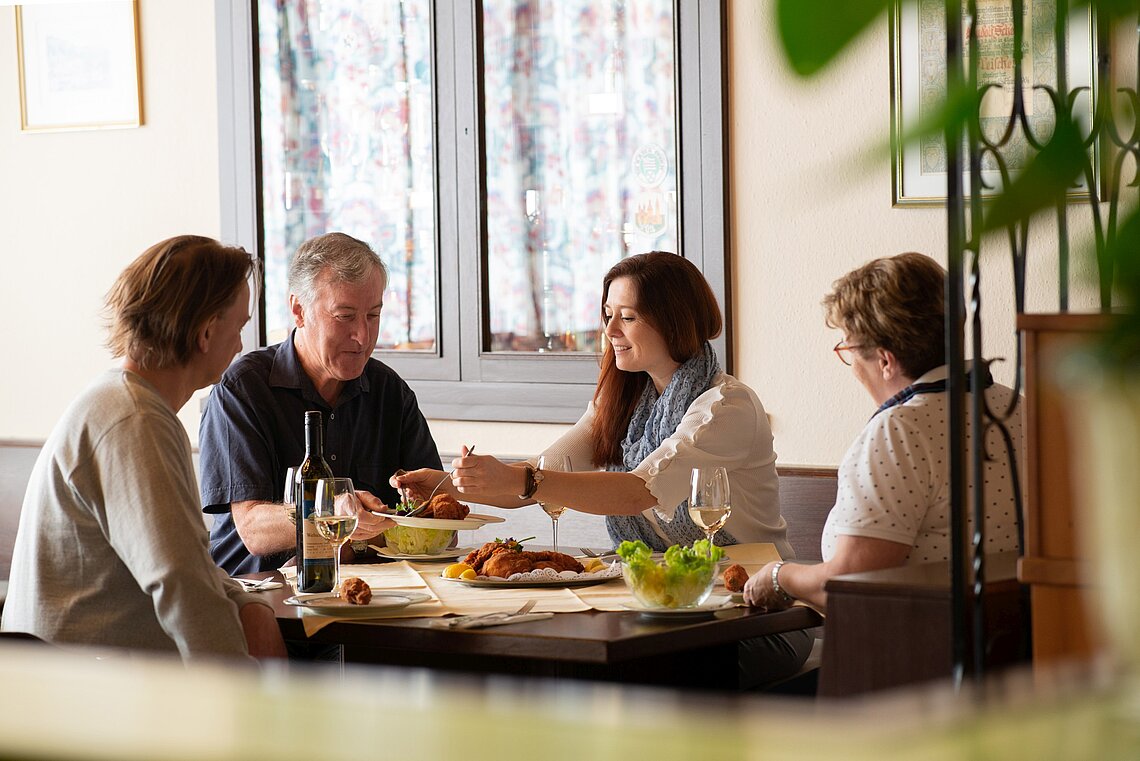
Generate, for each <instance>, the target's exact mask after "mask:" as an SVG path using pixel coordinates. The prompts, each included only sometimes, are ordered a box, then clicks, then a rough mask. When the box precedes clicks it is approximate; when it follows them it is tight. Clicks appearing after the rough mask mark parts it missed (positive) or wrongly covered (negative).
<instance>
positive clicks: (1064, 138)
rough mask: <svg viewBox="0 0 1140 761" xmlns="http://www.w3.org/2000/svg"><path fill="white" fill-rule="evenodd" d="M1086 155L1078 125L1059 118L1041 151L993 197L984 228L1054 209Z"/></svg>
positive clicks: (999, 227) (1003, 225)
mask: <svg viewBox="0 0 1140 761" xmlns="http://www.w3.org/2000/svg"><path fill="white" fill-rule="evenodd" d="M1086 160H1087V157H1086V155H1085V145H1084V141H1083V140H1082V139H1081V134H1080V131H1079V130H1078V129H1077V126H1076V125H1075V124H1073V122H1072V121H1071V120H1069V119H1062V120H1060V121H1059V122H1058V123H1057V127H1056V129H1055V130H1054V131H1053V136H1052V137H1051V138H1050V139H1049V142H1048V143H1047V144H1046V145H1045V147H1044V148H1042V149H1041V152H1040V153H1038V154H1037V155H1035V156H1034V157H1033V158H1032V159H1030V161H1029V163H1028V164H1027V165H1026V166H1025V168H1024V169H1023V170H1022V171H1021V172H1020V173H1019V174H1018V175H1017V177H1015V178H1014V180H1013V182H1011V183H1010V184H1009V185H1008V186H1007V187H1005V188H1003V189H1002V192H1001V195H998V196H996V197H995V198H994V199H993V203H992V204H991V205H990V207H989V213H987V214H986V217H985V222H984V229H985V232H990V231H991V230H1004V229H1006V228H1007V227H1009V226H1010V225H1013V224H1017V223H1018V222H1023V221H1025V220H1027V219H1029V218H1030V217H1032V216H1033V215H1034V214H1036V213H1037V212H1038V211H1041V210H1042V209H1045V208H1053V207H1055V206H1056V205H1057V201H1058V200H1059V199H1061V198H1063V197H1064V195H1065V193H1067V192H1069V190H1070V189H1071V188H1072V187H1073V185H1074V183H1075V182H1076V181H1077V179H1078V178H1079V177H1080V176H1081V173H1082V171H1083V170H1084V167H1085V162H1086Z"/></svg>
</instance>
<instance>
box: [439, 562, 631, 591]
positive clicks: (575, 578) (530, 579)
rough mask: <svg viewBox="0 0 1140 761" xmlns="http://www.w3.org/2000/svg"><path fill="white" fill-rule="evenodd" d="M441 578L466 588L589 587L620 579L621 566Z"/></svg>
mask: <svg viewBox="0 0 1140 761" xmlns="http://www.w3.org/2000/svg"><path fill="white" fill-rule="evenodd" d="M615 569H616V573H615ZM441 578H443V580H444V581H454V582H456V583H457V584H463V585H464V586H468V587H508V588H515V589H525V588H527V587H589V586H592V585H594V584H604V583H605V582H607V581H610V580H611V579H620V578H621V566H611V567H610V568H607V569H605V570H602V571H596V572H594V573H573V574H572V573H567V574H566V575H564V576H563V575H558V574H556V573H554V572H553V571H551V573H550V575H547V574H544V573H543V572H542V571H532V572H530V573H519V574H515V576H513V577H511V578H509V579H502V578H499V577H497V576H476V577H475V578H474V579H448V578H446V577H441Z"/></svg>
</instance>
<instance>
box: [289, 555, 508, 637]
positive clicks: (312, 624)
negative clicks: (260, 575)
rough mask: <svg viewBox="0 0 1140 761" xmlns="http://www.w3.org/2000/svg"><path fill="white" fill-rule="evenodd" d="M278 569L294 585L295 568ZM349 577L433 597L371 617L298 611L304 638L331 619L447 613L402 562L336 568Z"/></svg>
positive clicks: (359, 620)
mask: <svg viewBox="0 0 1140 761" xmlns="http://www.w3.org/2000/svg"><path fill="white" fill-rule="evenodd" d="M279 570H280V571H281V574H282V575H283V576H284V577H285V580H286V581H288V582H289V584H290V586H293V587H294V588H296V583H295V582H296V576H297V569H296V567H288V568H281V569H279ZM351 576H359V577H360V578H361V579H363V580H364V581H365V583H367V584H368V586H369V587H371V588H372V589H374V590H386V591H400V590H405V591H406V590H415V591H417V592H424V593H426V594H430V595H432V598H433V599H431V600H428V601H424V602H419V603H416V604H414V605H410V606H408V607H407V608H399V609H397V610H393V611H386V612H383V613H379V614H378V615H377V616H375V618H360V617H358V616H351V617H347V616H326V615H324V614H322V613H317V612H315V611H311V610H302V611H301V625H302V626H303V627H304V629H305V636H306V637H311V636H313V635H314V634H316V633H317V632H319V631H320V630H321V629H323V628H325V627H326V626H328V625H329V624H331V623H333V622H334V621H355V622H357V623H362V624H364V623H368V622H369V621H373V620H376V619H381V618H383V619H391V618H434V617H437V616H445V615H447V614H448V613H449V612H450V611H448V610H447V609H446V608H445V607H444V606H443V604H442V603H441V602H440V600H439V598H438V597H436V596H435V595H434V594H433V592H432V590H431V588H430V587H428V585H427V584H425V583H424V581H423V579H422V578H421V576H420V574H419V573H418V572H417V571H416V570H415V569H413V568H412V567H411V565H410V564H409V563H408V562H406V561H401V562H398V563H382V564H380V563H376V564H368V565H342V566H341V567H340V577H341V578H342V579H347V578H349V577H351ZM520 604H521V603H520Z"/></svg>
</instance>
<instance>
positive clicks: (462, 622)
mask: <svg viewBox="0 0 1140 761" xmlns="http://www.w3.org/2000/svg"><path fill="white" fill-rule="evenodd" d="M547 618H554V614H553V613H507V614H488V615H483V616H459V617H458V618H437V619H434V620H432V621H431V622H430V623H429V624H428V626H432V627H435V628H437V629H485V628H487V627H489V626H502V625H504V624H521V623H525V622H527V621H542V620H544V619H547Z"/></svg>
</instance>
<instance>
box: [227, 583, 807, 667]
mask: <svg viewBox="0 0 1140 761" xmlns="http://www.w3.org/2000/svg"><path fill="white" fill-rule="evenodd" d="M271 576H277V577H278V578H279V575H278V574H275V573H258V574H249V575H247V576H245V577H244V578H251V579H263V578H268V577H271ZM259 594H260V595H262V596H264V597H266V598H267V599H268V600H269V601H271V602H272V603H273V608H274V612H275V614H276V616H277V622H278V624H280V626H281V633H282V635H283V636H284V637H285V639H286V640H291V641H307V642H311V643H320V644H327V645H340V646H341V647H342V648H343V653H344V659H345V661H346V662H349V663H373V664H389V665H398V666H421V667H429V668H433V669H447V670H452V671H462V672H469V673H483V674H510V675H527V676H540V677H556V678H571V679H593V680H600V681H614V682H631V683H639V684H657V685H673V686H695V687H704V688H710V689H735V688H736V685H737V671H738V665H737V652H736V650H737V648H736V645H737V642H738V641H740V640H742V639H748V638H751V637H760V636H764V635H767V634H777V633H781V632H788V631H794V630H796V629H804V628H809V627H813V626H818V625H820V623H821V621H822V619H821V617H820V615H819V614H818V613H816V612H815V611H813V610H811V609H810V608H804V607H795V608H791V609H789V610H785V611H780V612H777V613H761V612H760V611H758V610H754V609H751V608H730V609H728V610H724V611H719V612H718V613H716V615H715V616H714V617H711V618H702V619H697V620H692V619H689V620H682V621H660V620H650V619H646V618H644V617H642V616H640V615H639V614H637V613H634V612H622V613H616V612H603V611H596V610H591V611H586V612H582V613H559V614H557V615H555V616H554V617H553V618H549V619H546V620H541V621H533V622H526V623H519V624H509V625H506V626H494V627H489V628H485V629H464V630H451V629H440V628H435V627H432V626H431V625H430V621H432V620H433V619H426V618H405V619H378V620H371V621H367V622H365V621H351V620H338V621H336V622H334V623H332V624H329V625H328V626H326V627H324V628H323V629H321V630H320V631H318V632H316V633H315V634H313V635H312V636H311V637H306V636H305V632H304V629H303V627H302V623H301V617H302V615H303V614H302V612H301V611H300V610H298V609H297V608H296V607H293V606H289V605H285V604H284V602H283V601H284V600H285V598H286V597H288V596H289V594H290V592H289V590H288V588H284V589H276V590H271V591H268V592H260V593H259Z"/></svg>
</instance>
